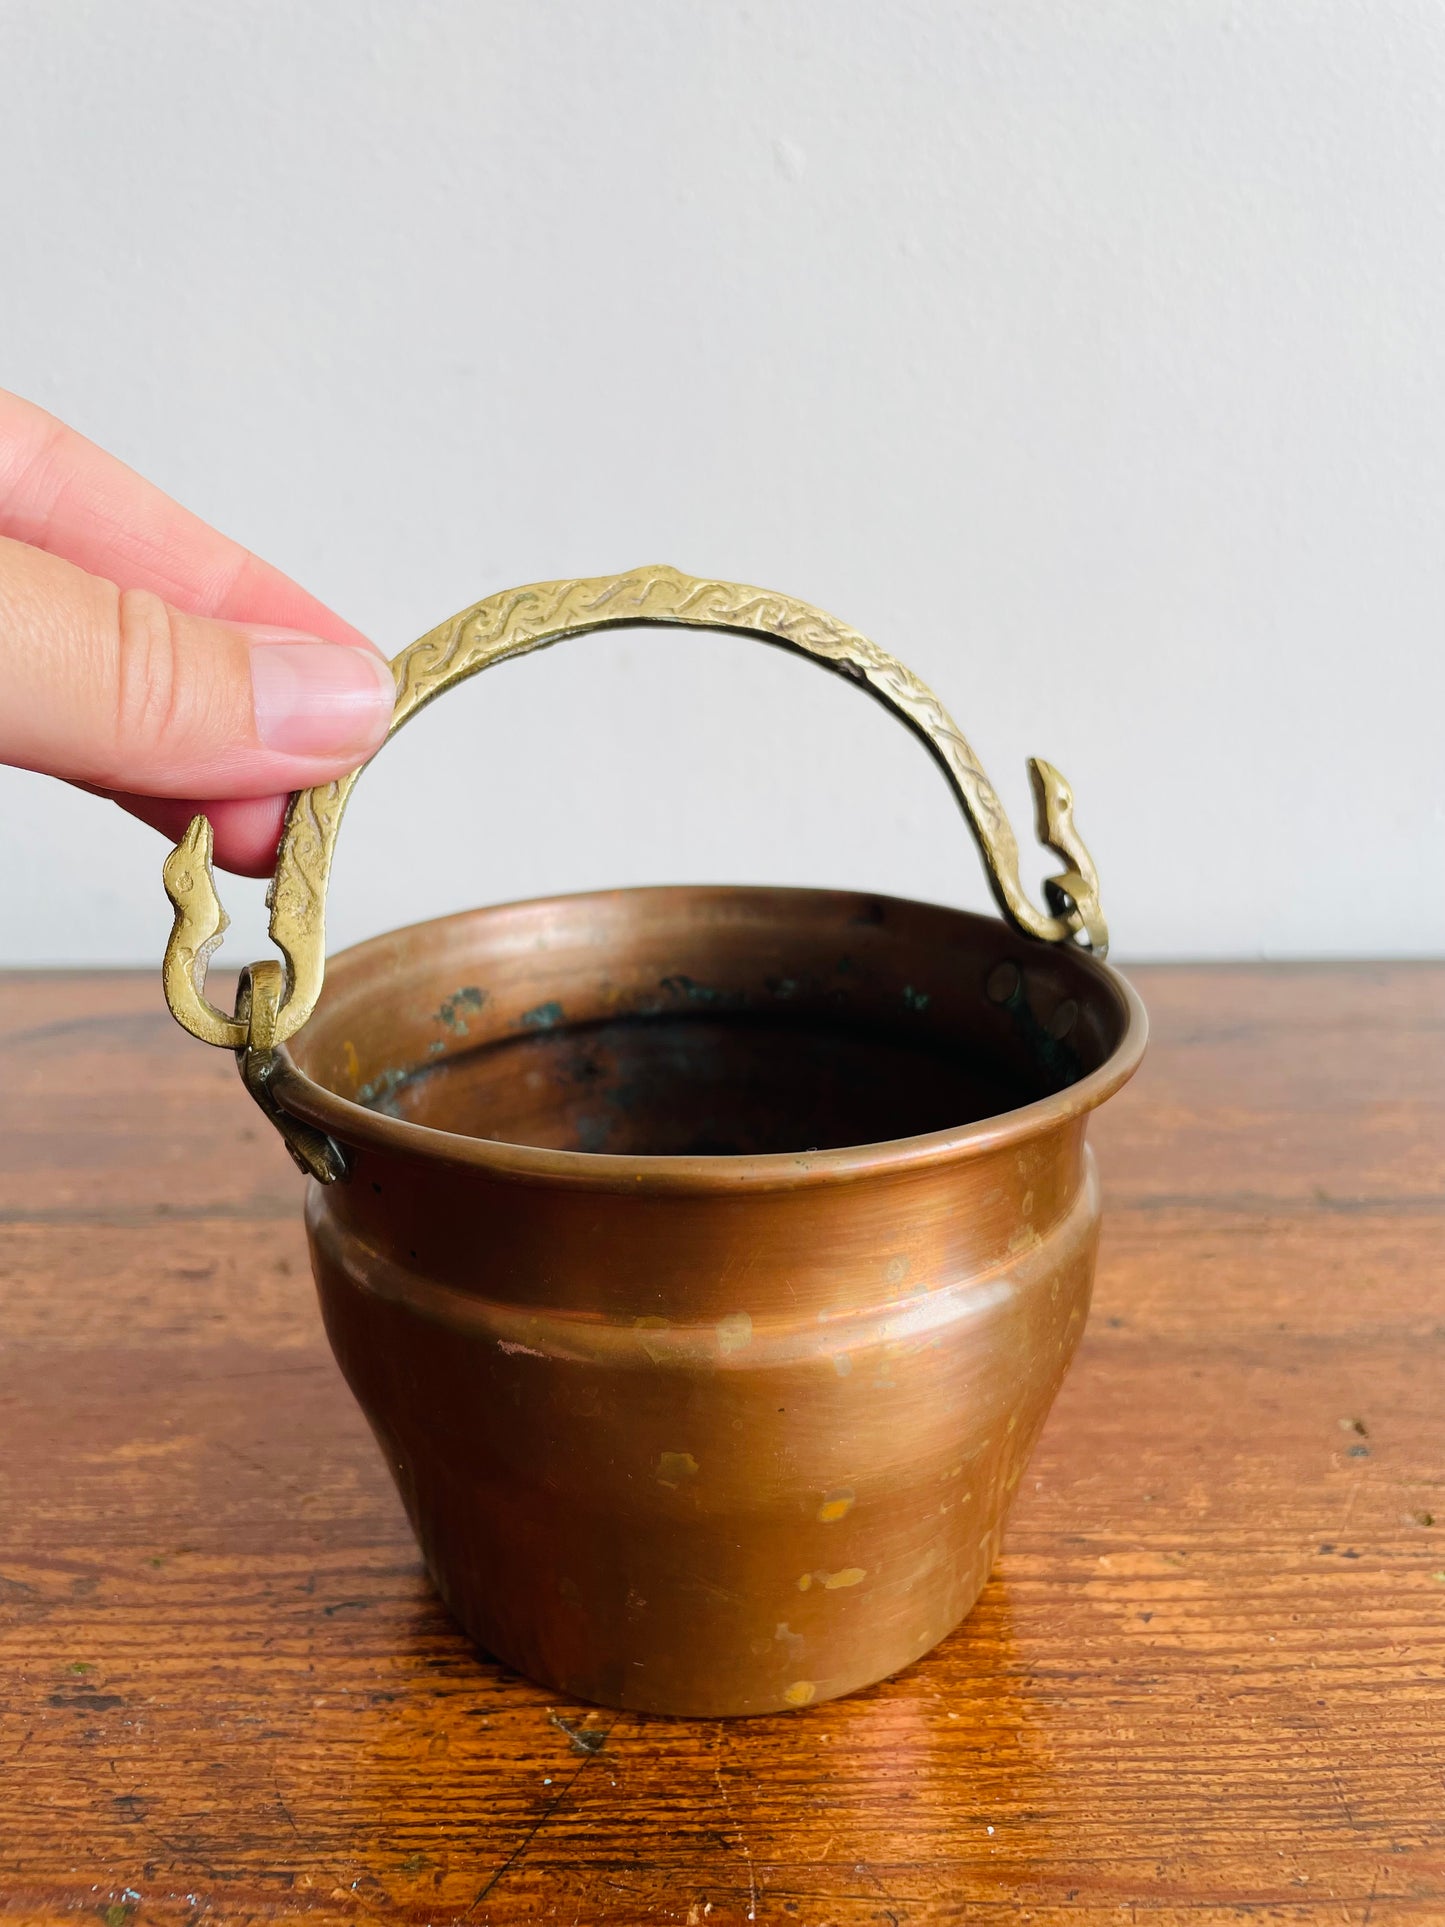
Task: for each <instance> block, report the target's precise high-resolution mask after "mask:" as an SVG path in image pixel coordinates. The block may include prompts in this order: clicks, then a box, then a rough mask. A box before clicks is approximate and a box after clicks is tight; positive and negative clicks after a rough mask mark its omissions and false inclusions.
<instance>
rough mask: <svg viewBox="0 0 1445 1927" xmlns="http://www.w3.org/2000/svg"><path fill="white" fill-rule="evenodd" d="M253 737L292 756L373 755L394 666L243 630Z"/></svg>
mask: <svg viewBox="0 0 1445 1927" xmlns="http://www.w3.org/2000/svg"><path fill="white" fill-rule="evenodd" d="M246 636H247V640H248V641H249V643H250V644H251V694H252V701H253V703H254V705H255V714H256V734H257V736H258V737H259V738H260V740H261V742H262V743H264V744H265V746H266V748H267V749H276V750H281V751H283V752H284V753H285V754H287V755H290V756H344V755H346V754H348V753H349V752H351V751H355V752H357V753H358V754H365V752H366V751H368V750H371V749H374V748H375V747H376V745H377V743H378V742H379V741H380V739H381V736H382V734H383V732H384V731H385V728H386V724H387V721H388V719H389V718H390V716H391V712H392V707H393V705H394V703H395V702H396V684H395V683H394V682H393V680H392V674H391V667H390V665H389V664H388V663H387V662H385V661H384V660H383V658H382V657H380V656H378V655H376V654H375V653H374V652H373V651H372V650H370V649H359V648H351V647H348V645H347V644H345V643H339V642H321V641H319V640H318V639H317V638H316V637H314V636H304V635H299V634H297V632H296V631H295V630H291V629H260V628H256V629H248V630H247V631H246Z"/></svg>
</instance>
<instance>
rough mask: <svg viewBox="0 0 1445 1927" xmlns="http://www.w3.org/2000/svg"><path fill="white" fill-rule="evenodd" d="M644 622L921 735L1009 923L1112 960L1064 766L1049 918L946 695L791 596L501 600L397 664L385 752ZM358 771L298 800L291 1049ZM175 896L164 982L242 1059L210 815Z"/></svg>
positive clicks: (636, 579) (595, 588) (293, 822)
mask: <svg viewBox="0 0 1445 1927" xmlns="http://www.w3.org/2000/svg"><path fill="white" fill-rule="evenodd" d="M637 623H682V624H687V625H690V626H692V627H696V628H702V629H725V630H735V631H740V632H742V633H744V634H748V635H754V636H758V637H760V638H762V639H763V640H764V641H766V642H772V643H777V644H780V645H782V646H783V647H784V648H787V649H790V650H793V651H795V652H796V653H797V654H799V655H805V656H811V657H813V658H814V659H815V660H816V661H819V662H821V663H823V664H824V665H825V666H826V667H827V668H830V669H832V670H834V671H836V672H837V673H838V674H840V675H845V676H848V677H849V678H851V679H852V680H853V681H855V682H859V683H861V684H863V686H864V687H865V688H867V689H868V690H869V692H870V693H871V694H872V695H874V696H875V697H877V699H878V700H879V701H880V702H882V703H883V704H884V705H885V706H886V707H887V708H888V709H890V710H892V711H893V713H894V715H896V716H897V717H899V718H900V720H901V721H903V722H904V723H906V724H907V725H908V727H909V728H910V729H911V730H912V731H913V732H914V734H915V735H916V736H918V737H919V738H920V739H921V741H922V742H923V743H924V744H925V745H926V746H927V748H928V749H929V750H930V752H931V753H932V755H933V757H934V759H935V760H936V761H937V763H938V764H939V766H940V768H941V769H942V770H943V773H944V775H945V777H946V778H947V779H948V783H949V786H950V787H951V789H952V790H953V793H954V795H955V797H956V798H957V800H958V802H959V804H960V806H961V807H962V809H963V812H964V814H965V816H966V817H967V819H968V823H969V827H970V829H971V830H972V832H973V837H974V841H975V842H976V843H977V845H978V849H979V853H980V855H981V856H982V857H983V861H984V865H985V868H986V869H987V872H988V879H989V884H990V887H991V889H992V891H993V895H994V898H995V901H996V902H997V903H998V906H999V908H1000V910H1001V911H1002V912H1003V914H1004V916H1005V917H1006V918H1007V920H1008V921H1009V923H1011V924H1012V925H1013V926H1014V928H1015V929H1017V930H1019V931H1022V932H1023V933H1024V934H1026V935H1028V936H1031V937H1036V938H1038V939H1040V940H1041V941H1043V942H1046V943H1064V942H1067V941H1069V940H1070V939H1074V938H1077V939H1080V940H1082V941H1084V942H1086V943H1087V945H1088V947H1089V948H1090V949H1091V950H1092V951H1093V952H1094V954H1095V955H1097V956H1103V955H1104V954H1105V953H1106V951H1107V947H1108V932H1107V928H1106V925H1105V923H1104V919H1103V915H1102V912H1101V911H1100V908H1099V879H1098V875H1097V873H1096V871H1095V869H1094V865H1093V862H1092V860H1091V858H1090V856H1089V853H1088V851H1087V850H1086V849H1085V847H1084V844H1083V842H1082V841H1081V840H1080V838H1079V835H1078V832H1077V831H1076V829H1075V828H1074V821H1073V795H1072V792H1071V791H1070V789H1069V786H1068V784H1067V783H1066V782H1065V781H1064V779H1063V777H1062V776H1060V774H1059V772H1058V771H1057V770H1056V769H1055V768H1054V767H1053V766H1052V764H1049V763H1045V762H1043V761H1041V760H1040V759H1039V758H1037V757H1035V758H1033V759H1032V760H1031V762H1030V764H1029V773H1030V777H1031V780H1032V783H1033V791H1034V801H1035V809H1036V818H1037V829H1038V835H1039V839H1040V841H1041V842H1042V843H1044V844H1045V845H1046V846H1047V847H1048V848H1049V849H1051V850H1052V851H1053V852H1054V854H1055V855H1056V856H1058V857H1059V858H1061V859H1062V861H1063V862H1064V864H1065V865H1066V868H1065V870H1064V871H1063V872H1062V874H1060V875H1059V876H1056V877H1052V878H1050V879H1049V881H1048V883H1047V884H1046V885H1045V890H1046V893H1047V896H1048V900H1049V905H1050V912H1051V913H1045V912H1044V911H1041V910H1038V909H1036V908H1035V906H1034V905H1033V904H1032V903H1031V902H1030V901H1029V899H1028V897H1027V896H1026V894H1025V893H1024V889H1023V886H1022V884H1021V883H1020V881H1019V873H1018V869H1019V853H1018V843H1017V840H1016V839H1015V837H1014V833H1013V828H1012V826H1011V824H1010V823H1009V820H1008V817H1007V815H1006V814H1005V812H1004V808H1003V805H1002V803H1001V802H1000V801H999V798H998V794H997V792H996V791H995V789H994V787H993V785H992V783H990V782H989V780H988V778H987V776H986V775H985V774H984V771H983V768H982V765H981V764H980V763H979V761H978V758H977V757H976V756H975V755H974V753H973V751H972V749H971V748H970V747H969V745H968V742H967V740H966V739H965V737H964V735H963V733H962V731H961V730H960V729H959V728H958V726H957V724H956V723H955V722H954V721H953V719H952V717H950V716H949V714H948V712H947V710H945V709H944V707H943V705H942V704H941V703H940V702H939V700H938V698H937V696H935V695H934V693H933V691H932V690H931V689H929V687H928V686H927V684H926V683H923V682H921V681H920V680H919V679H918V677H917V676H915V675H914V674H913V672H912V671H911V670H909V669H906V668H905V667H904V665H903V664H902V663H901V662H898V661H896V660H895V659H894V658H893V657H892V656H890V655H888V654H887V653H886V652H885V651H884V650H882V649H880V648H879V647H878V645H877V644H876V643H875V642H871V641H869V639H868V637H866V636H864V635H860V634H859V632H858V631H857V630H856V629H853V628H850V627H849V626H848V625H847V624H846V623H843V622H838V621H837V620H835V618H833V617H832V616H828V615H825V614H824V613H823V611H822V610H821V609H815V608H813V607H812V606H811V605H810V604H808V603H806V602H799V601H796V600H795V599H794V598H793V597H791V596H785V595H778V594H775V593H774V592H772V591H770V590H767V589H754V588H748V587H745V586H743V585H742V584H739V583H735V582H715V581H706V580H699V579H697V578H695V577H693V576H686V575H681V574H679V573H678V571H677V570H676V569H669V568H665V567H661V566H659V567H654V568H644V569H634V570H632V571H631V572H630V573H628V574H626V575H619V576H594V577H590V578H584V579H580V580H575V581H568V582H539V583H534V584H533V585H532V586H531V587H529V588H523V589H509V590H506V591H505V592H503V593H502V594H500V595H493V596H488V597H487V598H486V599H485V600H484V601H482V602H478V603H476V604H475V605H474V606H473V607H472V608H470V609H466V610H463V612H462V613H461V614H460V615H457V616H453V617H452V618H451V620H450V621H449V622H444V623H442V624H441V625H440V627H438V628H436V629H433V630H431V631H430V632H429V633H428V634H427V635H424V636H423V637H421V639H420V640H419V641H417V642H414V643H413V644H412V645H411V647H410V648H409V649H405V650H403V651H402V653H401V654H400V655H399V656H398V657H397V658H396V659H395V661H394V662H393V664H392V669H393V672H394V674H395V676H396V685H397V697H396V709H395V711H394V713H393V715H392V720H391V728H390V730H389V731H388V732H387V740H388V741H389V740H390V738H391V737H392V736H393V735H395V733H396V731H397V730H398V729H400V728H401V726H402V725H403V723H405V722H407V721H408V720H409V719H410V718H411V717H412V716H414V715H415V714H416V712H417V711H418V710H419V709H422V708H424V707H425V706H426V704H427V703H429V702H432V701H434V700H435V698H436V697H438V696H440V695H441V694H442V692H443V691H444V690H447V689H450V688H452V686H453V685H454V684H456V683H459V682H464V681H465V680H466V679H467V678H468V677H469V676H474V675H476V674H477V672H478V671H479V670H482V669H486V668H489V667H490V666H491V665H492V664H493V663H498V662H505V661H507V660H508V659H509V658H511V657H513V656H522V655H526V654H527V653H528V652H529V651H530V650H533V649H542V648H546V647H548V646H549V645H550V644H552V643H555V642H560V641H562V640H563V638H564V637H567V636H579V635H585V634H587V633H588V632H589V631H591V630H594V629H603V628H608V627H613V626H622V625H626V624H637ZM363 767H365V766H364V765H363ZM360 773H361V772H360V771H359V770H357V771H353V772H352V774H351V775H349V776H344V777H342V778H340V779H339V780H338V781H336V782H334V783H323V784H321V785H319V786H318V787H317V788H315V789H309V790H299V791H297V793H296V794H295V796H293V797H292V799H291V805H290V808H289V809H288V811H287V814H286V826H285V829H284V830H283V832H282V837H281V847H280V851H279V854H278V857H277V863H276V873H275V876H274V877H273V878H272V882H271V888H270V891H269V892H268V895H267V902H268V903H269V905H270V907H271V936H272V939H273V941H274V942H275V944H276V946H277V948H278V949H279V950H280V951H281V953H282V955H283V956H284V957H285V959H286V969H287V995H286V999H285V1002H284V1003H283V1004H282V1005H281V1008H280V1011H279V1013H278V1015H277V1018H276V1029H275V1041H276V1043H277V1044H281V1043H284V1042H285V1041H286V1039H287V1038H289V1037H294V1036H295V1034H296V1032H297V1031H298V1030H299V1029H300V1028H301V1026H302V1025H303V1024H304V1023H305V1022H306V1020H307V1018H308V1017H309V1016H310V1015H311V1013H312V1011H313V1010H314V1009H315V1007H316V1000H317V998H318V997H319V996H320V994H321V985H322V980H323V977H324V975H325V969H326V936H325V912H326V890H327V884H328V881H329V879H330V874H331V863H332V858H333V855H334V853H335V848H336V837H337V832H338V831H339V829H340V827H341V819H342V816H343V814H344V812H345V809H346V804H347V801H348V799H349V797H350V795H351V791H352V787H353V785H354V784H355V782H356V779H357V776H359V775H360ZM165 883H166V893H167V895H168V896H169V897H170V900H171V903H172V905H173V907H174V909H175V913H176V915H175V923H174V926H173V928H172V931H171V938H170V942H169V944H168V945H167V949H166V961H165V972H164V974H165V989H166V1000H167V1002H168V1003H169V1005H170V1008H171V1013H172V1015H173V1016H174V1017H175V1018H176V1020H177V1022H178V1023H180V1024H181V1025H183V1026H184V1028H185V1029H187V1030H188V1031H190V1032H191V1034H192V1035H193V1036H195V1037H199V1038H201V1039H202V1041H203V1042H205V1043H209V1044H219V1045H224V1046H225V1047H226V1048H228V1049H232V1050H236V1049H240V1048H242V1047H244V1046H245V1045H246V1043H247V1042H248V1028H247V1026H246V1024H245V1023H244V1022H243V1021H242V1020H241V1019H240V1018H239V1017H227V1016H226V1015H224V1013H223V1012H221V1011H219V1010H217V1008H216V1007H215V1005H214V1004H212V1003H210V1002H208V1001H207V999H206V996H205V979H206V967H207V964H208V962H209V959H210V956H211V953H212V952H213V951H214V949H215V948H216V946H217V944H218V943H219V942H220V939H221V936H222V933H223V932H224V930H225V927H226V922H227V919H226V913H225V911H224V910H223V909H222V908H221V904H220V899H219V898H218V897H217V895H216V890H215V883H214V879H213V877H212V874H211V828H210V824H209V823H208V822H207V821H206V819H205V818H204V817H200V816H198V817H196V818H195V819H194V821H193V822H192V823H191V825H190V828H189V829H188V830H187V832H186V834H185V836H184V837H182V839H181V841H180V842H179V843H178V844H177V845H176V848H175V849H174V850H173V851H172V852H171V855H170V856H169V857H168V858H167V859H166V865H165Z"/></svg>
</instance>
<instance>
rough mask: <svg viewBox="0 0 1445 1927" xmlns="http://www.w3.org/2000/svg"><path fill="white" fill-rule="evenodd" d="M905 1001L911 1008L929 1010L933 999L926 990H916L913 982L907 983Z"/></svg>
mask: <svg viewBox="0 0 1445 1927" xmlns="http://www.w3.org/2000/svg"><path fill="white" fill-rule="evenodd" d="M903 1001H904V1003H905V1004H907V1006H908V1008H909V1009H910V1010H927V1008H928V1006H929V1004H930V1002H931V1001H932V1000H931V998H930V997H929V994H928V992H927V991H926V990H915V989H914V988H913V986H912V984H905V985H904V986H903Z"/></svg>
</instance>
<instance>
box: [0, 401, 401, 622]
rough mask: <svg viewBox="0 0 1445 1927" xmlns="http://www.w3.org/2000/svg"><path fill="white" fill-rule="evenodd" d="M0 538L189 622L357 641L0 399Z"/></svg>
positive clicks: (98, 452)
mask: <svg viewBox="0 0 1445 1927" xmlns="http://www.w3.org/2000/svg"><path fill="white" fill-rule="evenodd" d="M0 535H5V536H9V537H11V538H12V539H13V540H14V541H17V542H28V543H29V544H30V545H31V546H32V547H33V548H37V549H44V550H46V551H47V552H48V553H49V554H51V555H56V556H59V557H60V558H61V559H62V560H63V561H66V562H73V563H75V564H76V566H77V567H79V568H82V569H86V570H88V571H89V573H90V574H91V575H99V576H103V577H105V579H106V580H107V581H109V582H114V583H117V584H118V585H119V586H120V587H121V588H123V589H152V590H154V591H155V593H156V594H157V595H159V596H162V597H163V598H164V599H165V600H166V601H167V602H169V603H171V604H173V605H174V606H175V607H176V608H179V609H184V610H186V611H188V612H189V613H190V614H192V615H200V616H219V617H222V618H223V619H224V620H226V621H229V622H265V623H274V624H275V625H276V626H277V627H280V628H287V629H298V630H303V631H305V632H306V633H307V634H309V635H315V636H324V637H325V638H326V639H327V640H328V641H331V642H344V643H353V644H354V643H359V642H365V641H366V638H365V637H364V636H363V635H362V634H361V632H360V631H359V630H357V629H353V628H352V626H351V624H350V623H348V622H343V621H342V620H341V618H340V616H338V615H336V614H335V613H334V612H333V611H332V610H330V609H328V608H327V607H326V605H325V604H324V603H322V602H318V601H317V600H316V598H315V596H311V595H308V594H307V593H306V591H305V590H304V589H303V588H301V587H300V586H299V585H298V584H297V583H295V582H293V581H292V580H291V578H290V577H289V576H286V575H283V574H282V573H281V571H280V570H279V569H273V568H272V567H271V566H270V564H269V563H267V562H263V561H262V560H261V559H260V557H259V556H255V555H252V553H251V552H250V550H249V549H246V548H243V547H242V546H241V544H240V543H239V542H233V541H231V540H230V538H229V537H227V536H224V535H220V534H218V533H217V532H216V530H215V529H213V528H211V527H210V526H209V525H208V524H207V523H205V522H203V521H202V520H201V519H200V517H199V516H196V515H192V514H191V513H190V512H189V510H187V509H183V508H182V507H181V506H180V504H179V503H178V502H173V501H172V500H171V498H170V497H169V496H168V495H166V494H165V493H164V492H163V491H162V490H161V489H158V488H156V487H155V486H154V484H153V483H151V482H147V481H146V480H144V478H143V477H141V476H139V475H137V474H136V473H135V471H134V469H130V468H127V467H126V465H125V463H124V462H121V461H117V459H116V458H115V456H113V455H107V454H106V452H105V450H104V449H101V448H97V447H96V446H95V444H94V443H93V442H88V441H87V440H86V439H85V437H84V436H83V435H80V434H77V432H76V431H75V430H74V429H73V428H69V427H67V426H66V424H65V423H64V422H62V421H57V420H56V418H55V417H54V416H53V415H48V414H47V413H46V412H45V410H44V409H43V408H37V407H36V406H35V404H34V403H33V402H28V401H22V400H21V398H20V397H19V396H18V395H11V394H7V393H5V392H4V390H0Z"/></svg>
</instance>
